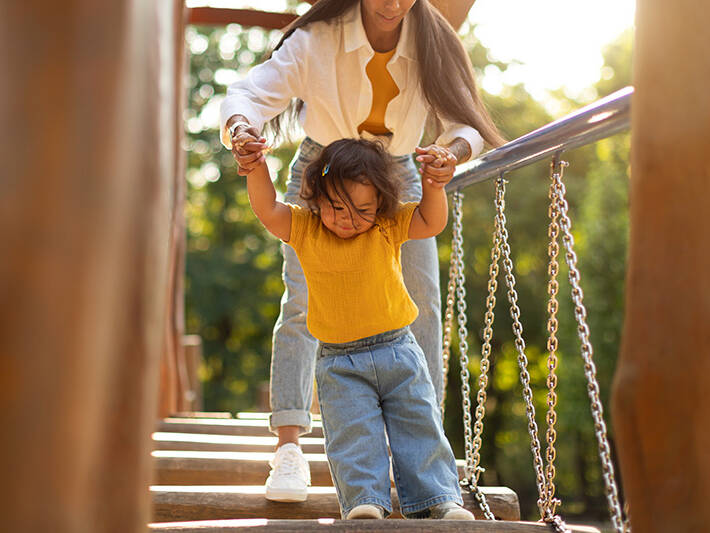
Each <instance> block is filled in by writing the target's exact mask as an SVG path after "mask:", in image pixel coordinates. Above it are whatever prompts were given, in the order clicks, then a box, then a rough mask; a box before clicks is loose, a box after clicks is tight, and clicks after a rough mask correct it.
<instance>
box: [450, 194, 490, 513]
mask: <svg viewBox="0 0 710 533" xmlns="http://www.w3.org/2000/svg"><path fill="white" fill-rule="evenodd" d="M453 206H454V210H453V211H454V220H453V242H452V248H451V255H452V263H455V267H454V268H453V271H454V272H455V279H456V281H455V289H456V309H457V311H458V315H457V321H458V326H459V329H458V334H459V351H460V364H461V399H462V400H461V403H462V408H463V429H464V443H465V451H466V465H465V466H464V479H463V480H461V486H462V488H464V489H467V490H469V491H471V492H472V493H473V495H474V498H475V499H476V501H477V502H478V505H479V506H480V508H481V510H482V511H483V514H484V516H485V517H486V518H487V519H489V520H495V516H494V515H493V512H492V511H491V509H490V507H489V506H488V502H487V501H486V497H485V495H484V494H483V492H482V491H481V489H480V487H479V486H478V478H479V476H480V473H481V471H482V469H481V468H480V467H479V466H478V463H479V461H480V455H478V453H477V452H476V453H474V444H473V434H472V432H471V389H470V386H469V381H470V377H471V376H470V373H469V371H468V341H467V338H468V329H467V328H466V287H465V282H466V276H465V273H464V266H463V231H462V219H463V193H461V192H460V191H456V192H455V193H454V197H453ZM449 287H451V280H449ZM447 304H448V301H447ZM452 313H453V308H452ZM478 448H479V449H480V435H479V444H478ZM474 456H477V458H474Z"/></svg>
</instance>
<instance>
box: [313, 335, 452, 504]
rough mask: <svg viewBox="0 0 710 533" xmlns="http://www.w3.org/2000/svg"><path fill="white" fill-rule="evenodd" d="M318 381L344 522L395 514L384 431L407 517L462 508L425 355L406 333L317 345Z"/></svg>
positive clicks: (398, 491) (326, 444)
mask: <svg viewBox="0 0 710 533" xmlns="http://www.w3.org/2000/svg"><path fill="white" fill-rule="evenodd" d="M316 381H317V383H318V401H319V403H320V409H321V414H322V416H323V431H324V433H325V446H326V454H327V456H328V464H329V465H330V471H331V474H332V475H333V480H334V482H335V488H336V491H337V493H338V500H339V502H340V509H341V513H342V515H343V517H345V516H346V515H347V513H348V512H349V511H350V510H351V509H352V508H353V507H355V506H357V505H361V504H365V503H370V504H376V505H379V506H381V507H383V508H384V509H385V511H386V512H387V513H388V514H389V513H391V512H392V503H391V501H390V477H389V457H388V453H387V439H386V437H385V431H386V432H387V437H388V438H389V444H390V449H391V452H392V463H393V470H394V480H395V485H396V487H397V494H398V496H399V502H400V509H401V511H402V514H403V515H404V516H407V515H410V514H412V513H416V512H417V511H421V510H424V509H426V508H428V507H431V506H432V505H436V504H438V503H443V502H448V501H453V502H457V503H459V504H462V500H461V491H460V489H459V484H458V473H457V471H456V462H455V459H454V454H453V452H452V451H451V446H450V445H449V442H448V440H447V439H446V436H445V435H444V430H443V426H442V421H441V413H440V410H439V405H438V404H437V400H436V394H435V392H434V386H433V385H432V382H431V378H430V377H429V371H428V370H427V363H426V360H425V358H424V353H423V352H422V349H421V348H420V347H419V345H418V344H417V342H416V340H415V339H414V336H413V335H412V333H411V332H410V331H409V328H408V327H407V328H403V329H399V330H394V331H388V332H385V333H380V334H378V335H375V336H373V337H367V338H365V339H360V340H357V341H353V342H349V343H345V344H319V348H318V360H317V362H316Z"/></svg>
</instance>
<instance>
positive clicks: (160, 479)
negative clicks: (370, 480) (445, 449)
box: [150, 413, 598, 533]
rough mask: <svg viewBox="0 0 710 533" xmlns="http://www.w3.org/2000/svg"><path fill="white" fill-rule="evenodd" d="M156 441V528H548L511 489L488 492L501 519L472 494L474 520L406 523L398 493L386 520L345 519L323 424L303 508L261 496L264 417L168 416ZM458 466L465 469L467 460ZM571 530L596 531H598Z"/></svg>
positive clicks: (204, 531) (311, 446)
mask: <svg viewBox="0 0 710 533" xmlns="http://www.w3.org/2000/svg"><path fill="white" fill-rule="evenodd" d="M153 444H154V451H153V453H152V455H153V465H154V482H155V484H154V485H153V486H152V487H151V495H152V502H153V510H152V520H153V521H154V523H153V524H151V525H150V530H151V531H180V532H186V533H187V532H192V531H195V532H197V531H199V532H201V533H213V532H220V531H224V532H229V531H237V530H242V529H247V528H248V530H249V531H255V530H256V531H263V532H265V533H266V532H268V533H271V532H275V531H284V532H288V531H331V532H332V531H428V532H430V531H440V532H448V531H474V532H476V531H496V532H498V531H500V532H511V533H525V532H531V533H532V532H542V531H548V530H549V531H551V529H550V528H549V527H548V526H545V525H544V524H536V523H524V522H518V520H520V505H519V502H518V497H517V495H516V494H515V492H513V491H512V490H510V489H508V488H506V487H484V488H483V492H484V493H485V494H486V498H487V500H488V503H489V505H490V507H491V510H492V511H493V514H494V515H495V516H496V518H497V519H498V520H497V521H496V522H490V521H485V520H481V519H482V518H483V516H482V513H481V512H480V510H479V508H478V505H477V504H476V502H475V500H474V498H473V496H472V495H471V494H464V495H463V496H464V506H465V507H466V508H467V509H469V510H470V511H472V512H473V513H474V514H475V515H476V517H477V519H479V520H477V521H476V522H460V521H451V522H449V521H436V522H433V521H429V520H402V519H401V514H400V513H399V506H398V500H397V493H396V490H394V489H393V490H392V503H393V507H394V512H393V514H392V516H391V517H390V518H389V519H387V520H368V521H364V520H360V521H354V522H353V521H342V520H340V509H339V506H338V500H337V496H336V494H335V489H334V488H333V482H332V479H331V477H330V472H329V470H328V464H327V461H326V458H325V454H324V453H323V452H324V440H323V437H322V427H321V425H320V422H319V421H318V420H316V421H315V422H314V425H313V431H312V432H311V433H310V434H309V435H307V436H305V437H304V438H303V439H302V447H303V449H304V452H305V453H306V457H307V458H308V460H309V464H310V469H311V478H312V486H311V487H309V494H308V500H307V501H306V502H302V503H281V502H272V501H269V500H266V499H265V498H264V487H263V484H264V482H265V480H266V477H267V476H268V473H269V465H268V461H269V459H271V458H272V457H273V450H274V447H275V444H276V438H275V437H273V435H271V434H270V433H269V431H268V420H267V419H266V416H265V415H263V414H260V413H253V414H246V413H245V414H240V415H239V416H238V417H237V418H227V417H219V418H218V417H215V418H205V417H199V418H198V417H184V418H183V417H180V418H177V417H175V418H168V419H164V420H161V421H160V422H159V423H158V427H157V431H156V432H155V433H154V434H153ZM457 463H458V466H459V470H460V472H461V471H462V468H463V461H460V460H459V461H457ZM571 530H572V531H574V532H577V531H578V532H580V533H582V532H584V533H598V531H597V530H596V529H594V528H585V527H574V528H571Z"/></svg>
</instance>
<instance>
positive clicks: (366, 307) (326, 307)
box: [288, 203, 419, 343]
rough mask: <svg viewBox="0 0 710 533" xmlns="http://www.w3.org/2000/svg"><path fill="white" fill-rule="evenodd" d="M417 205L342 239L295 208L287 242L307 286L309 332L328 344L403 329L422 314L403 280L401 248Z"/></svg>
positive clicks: (413, 204) (306, 212) (411, 204)
mask: <svg viewBox="0 0 710 533" xmlns="http://www.w3.org/2000/svg"><path fill="white" fill-rule="evenodd" d="M417 205H418V204H416V203H408V204H403V205H402V209H401V210H400V211H399V212H398V213H397V214H396V215H395V217H394V218H393V219H380V218H378V219H377V221H376V224H375V225H374V226H372V227H371V228H370V229H369V230H368V231H366V232H364V233H361V234H359V235H357V236H355V237H352V238H350V239H341V238H340V237H337V236H336V235H335V234H333V233H332V232H331V231H330V230H329V229H327V228H326V227H325V226H324V225H323V224H322V222H321V219H320V217H318V216H317V215H315V214H314V213H312V212H311V211H310V210H308V209H304V208H301V207H298V206H295V205H290V206H289V207H290V208H291V235H290V239H289V241H288V244H289V245H290V246H292V247H293V249H294V250H295V251H296V255H298V259H299V261H300V262H301V267H302V268H303V272H304V274H305V276H306V284H307V285H308V316H307V319H306V324H307V326H308V330H309V331H310V332H311V335H313V336H314V337H315V338H316V339H319V340H320V341H322V342H325V343H343V342H350V341H354V340H358V339H362V338H365V337H370V336H372V335H376V334H378V333H383V332H385V331H390V330H393V329H398V328H403V327H404V326H407V325H409V324H411V323H412V322H414V319H415V318H417V315H418V314H419V310H418V309H417V306H416V304H415V303H414V301H413V300H412V298H411V297H410V296H409V293H408V292H407V288H406V287H405V285H404V279H403V278H402V263H401V251H400V249H401V246H402V243H403V242H405V241H406V240H408V234H409V223H410V221H411V219H412V214H413V213H414V209H415V208H416V207H417Z"/></svg>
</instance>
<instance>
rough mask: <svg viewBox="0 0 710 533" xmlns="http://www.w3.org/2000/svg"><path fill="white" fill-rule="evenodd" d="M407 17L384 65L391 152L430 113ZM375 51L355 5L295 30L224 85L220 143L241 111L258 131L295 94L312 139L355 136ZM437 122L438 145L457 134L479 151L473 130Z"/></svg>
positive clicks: (407, 141) (365, 111) (398, 150)
mask: <svg viewBox="0 0 710 533" xmlns="http://www.w3.org/2000/svg"><path fill="white" fill-rule="evenodd" d="M412 17H413V15H412V13H411V12H410V13H408V14H407V15H406V16H405V18H404V20H403V24H402V33H401V35H400V38H399V42H398V44H397V49H396V51H395V53H394V55H393V56H392V58H391V59H390V61H389V62H388V63H387V70H388V71H389V73H390V74H391V76H392V79H393V80H394V82H395V83H396V84H397V87H398V88H399V91H400V92H399V94H398V95H397V96H395V97H394V98H393V99H392V100H391V101H390V102H389V104H388V105H387V110H386V112H385V127H386V128H387V129H388V130H389V131H391V132H392V136H391V139H390V142H389V145H388V150H389V152H390V153H391V154H392V155H395V156H398V155H405V154H410V153H412V152H413V151H414V147H415V146H417V144H418V143H419V141H420V140H421V137H422V133H423V131H424V124H425V122H426V117H427V113H428V111H429V105H428V104H427V102H426V99H425V98H424V93H423V91H422V89H421V85H420V82H419V66H418V63H417V60H416V58H417V52H416V46H415V42H414V40H415V38H416V36H415V32H414V29H415V22H414V20H413V19H412ZM441 53H446V51H445V50H442V51H441ZM373 55H374V50H373V49H372V46H371V45H370V43H369V41H368V40H367V35H366V34H365V28H364V26H363V24H362V17H361V15H360V5H359V3H358V4H356V5H355V6H354V7H353V8H352V9H350V10H348V11H347V12H346V13H344V14H343V16H342V18H341V19H339V20H338V19H335V20H330V21H319V22H313V23H310V24H308V25H306V26H305V27H304V28H299V29H297V30H296V31H294V32H293V34H291V36H290V37H289V38H288V39H286V40H285V41H284V43H283V44H282V45H281V47H280V48H279V49H278V50H276V51H275V52H274V53H273V54H272V56H271V58H270V59H269V60H268V61H265V62H264V63H262V64H260V65H257V66H255V67H253V68H252V69H251V70H250V71H249V74H248V75H247V76H246V77H245V78H244V79H242V80H239V81H237V82H235V83H233V84H232V85H230V86H229V87H228V89H227V96H226V98H225V99H224V100H223V102H222V105H221V108H220V118H221V132H222V143H223V144H224V145H225V146H226V147H227V148H230V147H231V140H230V138H229V133H228V132H227V130H226V128H225V125H226V122H227V120H228V119H229V117H231V116H232V115H236V114H240V115H244V116H245V117H246V118H247V119H248V120H249V122H250V123H251V124H252V125H253V126H255V127H256V128H257V129H258V130H259V131H261V130H262V128H263V126H264V123H266V122H267V121H269V120H270V119H271V118H273V117H275V116H276V115H278V114H279V113H281V112H282V111H283V110H284V109H285V108H286V107H287V106H288V104H289V103H290V102H291V100H292V98H294V97H296V98H300V99H301V100H303V101H304V102H305V105H304V107H303V110H302V112H301V115H300V116H299V122H300V124H301V126H302V127H303V130H304V131H305V133H306V135H308V136H309V137H310V138H311V139H313V140H314V141H316V142H317V143H320V144H322V145H327V144H329V143H331V142H333V141H335V140H338V139H341V138H358V137H360V136H361V135H360V134H359V133H358V131H357V128H358V126H359V125H360V124H362V122H363V121H364V120H365V119H366V118H367V117H368V116H369V114H370V110H371V108H372V84H371V82H370V79H369V78H368V77H367V74H366V72H365V67H366V66H367V63H368V62H369V61H370V59H372V57H373ZM442 123H443V126H444V131H443V133H442V134H441V135H440V136H439V137H438V138H437V140H436V143H437V144H441V145H448V144H449V143H451V142H452V141H453V140H454V139H455V138H456V137H461V138H463V139H465V140H466V141H468V143H469V145H470V146H471V156H472V157H474V156H476V155H478V154H479V153H480V152H481V150H482V148H483V139H482V138H481V135H480V134H479V133H478V131H476V130H475V129H474V128H472V127H470V126H468V125H466V124H458V123H454V122H450V121H448V120H445V119H442Z"/></svg>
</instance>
